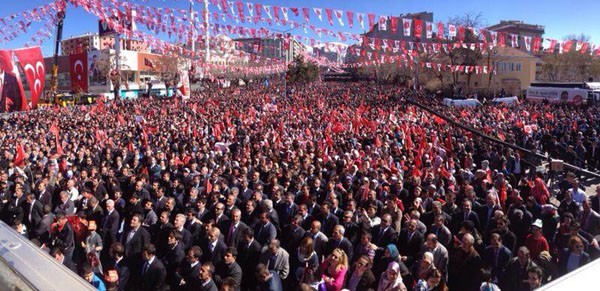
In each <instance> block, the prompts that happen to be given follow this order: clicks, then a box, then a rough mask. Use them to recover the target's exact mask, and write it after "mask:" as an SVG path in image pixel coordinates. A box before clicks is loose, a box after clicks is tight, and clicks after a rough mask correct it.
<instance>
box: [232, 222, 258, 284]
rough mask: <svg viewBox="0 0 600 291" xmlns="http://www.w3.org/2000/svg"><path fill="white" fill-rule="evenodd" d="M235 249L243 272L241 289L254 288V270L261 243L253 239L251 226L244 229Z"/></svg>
mask: <svg viewBox="0 0 600 291" xmlns="http://www.w3.org/2000/svg"><path fill="white" fill-rule="evenodd" d="M237 250H238V256H237V262H238V264H239V265H240V267H241V268H242V272H243V275H242V290H249V289H250V290H254V289H255V287H256V276H255V275H254V271H255V267H256V263H257V262H258V258H259V257H260V253H261V245H260V244H259V243H258V242H257V241H256V240H255V239H254V230H252V229H251V228H247V229H246V230H244V232H243V233H242V238H241V240H240V242H239V243H238V246H237Z"/></svg>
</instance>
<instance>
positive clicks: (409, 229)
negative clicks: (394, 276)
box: [397, 219, 424, 268]
mask: <svg viewBox="0 0 600 291" xmlns="http://www.w3.org/2000/svg"><path fill="white" fill-rule="evenodd" d="M423 242H424V238H423V234H422V233H421V232H420V231H418V230H417V220H416V219H411V220H409V221H407V222H406V228H405V229H403V230H402V231H400V234H399V235H398V243H397V246H398V250H399V251H400V254H401V255H402V256H403V257H406V260H404V261H405V264H406V266H407V267H409V268H411V267H412V265H413V263H414V262H415V261H416V260H417V259H418V255H419V251H420V250H421V247H422V246H423Z"/></svg>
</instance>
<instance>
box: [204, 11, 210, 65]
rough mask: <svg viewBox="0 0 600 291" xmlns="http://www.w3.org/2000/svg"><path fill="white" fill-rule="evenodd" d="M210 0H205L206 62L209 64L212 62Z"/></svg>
mask: <svg viewBox="0 0 600 291" xmlns="http://www.w3.org/2000/svg"><path fill="white" fill-rule="evenodd" d="M209 18H210V17H209V15H208V0H204V26H205V27H206V40H205V44H206V48H205V52H204V53H205V59H204V61H205V63H206V64H208V63H209V62H210V27H208V20H209Z"/></svg>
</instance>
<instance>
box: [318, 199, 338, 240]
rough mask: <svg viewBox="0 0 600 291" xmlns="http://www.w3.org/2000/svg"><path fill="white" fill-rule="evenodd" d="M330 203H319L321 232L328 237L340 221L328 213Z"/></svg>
mask: <svg viewBox="0 0 600 291" xmlns="http://www.w3.org/2000/svg"><path fill="white" fill-rule="evenodd" d="M330 210H331V203H329V202H328V201H325V202H323V203H321V219H320V220H321V225H322V227H321V231H322V232H323V233H324V234H325V235H326V236H328V237H330V236H331V235H332V234H333V228H334V227H335V226H336V225H338V224H339V222H340V220H339V219H338V218H337V216H335V215H334V214H332V213H331V212H330Z"/></svg>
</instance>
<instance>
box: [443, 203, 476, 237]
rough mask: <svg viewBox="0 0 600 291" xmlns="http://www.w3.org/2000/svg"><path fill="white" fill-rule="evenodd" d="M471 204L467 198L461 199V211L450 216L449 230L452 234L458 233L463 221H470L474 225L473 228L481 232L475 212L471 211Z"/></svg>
mask: <svg viewBox="0 0 600 291" xmlns="http://www.w3.org/2000/svg"><path fill="white" fill-rule="evenodd" d="M472 205H473V202H471V200H469V199H468V198H465V199H463V202H462V209H463V210H462V211H461V212H458V213H456V214H455V215H454V216H452V228H451V229H450V230H451V231H452V233H458V231H460V227H461V226H462V223H463V221H465V220H470V221H472V222H473V223H474V224H475V228H477V230H479V231H481V224H480V223H479V216H478V215H477V213H475V211H473V210H471V207H472Z"/></svg>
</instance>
